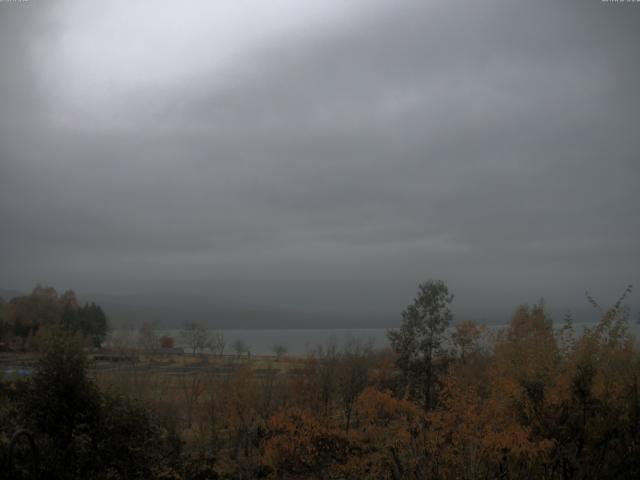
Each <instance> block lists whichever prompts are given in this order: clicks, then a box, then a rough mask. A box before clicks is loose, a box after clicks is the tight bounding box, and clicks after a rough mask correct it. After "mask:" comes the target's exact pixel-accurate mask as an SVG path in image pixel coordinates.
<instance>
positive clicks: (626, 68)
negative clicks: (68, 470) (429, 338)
mask: <svg viewBox="0 0 640 480" xmlns="http://www.w3.org/2000/svg"><path fill="white" fill-rule="evenodd" d="M64 5H67V6H68V5H69V2H66V3H65V4H64ZM71 5H73V4H71ZM165 7H166V6H165V5H164V4H161V5H160V6H159V7H158V8H165ZM357 8H358V10H357V12H356V14H353V12H352V13H351V14H350V15H349V16H348V18H346V19H343V20H340V21H338V19H337V17H336V18H333V17H330V18H333V20H327V22H326V23H323V24H322V25H315V26H313V28H309V29H308V30H305V29H298V30H296V31H295V32H293V33H291V32H289V33H287V34H282V35H281V36H279V35H272V36H270V37H269V38H268V40H267V41H265V42H262V43H254V44H252V45H251V47H250V48H246V49H244V50H241V51H239V52H240V53H236V54H234V55H233V56H231V57H230V60H228V61H227V63H225V64H224V68H221V69H220V68H218V69H216V68H211V69H207V68H203V67H202V65H198V66H197V68H196V67H195V66H193V67H191V68H192V69H193V74H192V75H183V76H181V77H179V78H177V79H174V80H166V79H165V80H163V82H158V83H157V84H156V85H154V83H153V80H154V78H155V77H154V75H158V74H157V72H159V71H162V69H161V67H162V65H159V66H158V65H155V67H154V69H152V72H154V73H153V74H149V78H147V77H144V75H142V74H141V73H140V72H136V76H135V78H136V79H137V80H136V81H139V80H140V78H143V79H144V80H145V82H143V85H144V87H135V85H136V84H133V85H134V86H133V87H131V89H129V90H126V89H124V88H125V87H127V83H126V81H125V80H126V78H127V77H126V71H124V73H123V72H122V71H120V70H119V69H121V68H125V67H119V66H118V65H111V66H109V65H108V62H109V61H110V60H109V58H106V59H105V61H104V64H103V63H100V62H98V63H97V64H98V65H100V66H101V69H102V70H101V71H106V72H109V71H110V70H109V69H112V70H113V71H117V72H118V76H117V77H114V78H116V79H117V81H115V80H114V82H115V83H114V85H115V86H113V88H112V89H111V87H109V88H107V87H105V85H108V82H107V83H105V81H104V79H96V80H95V83H92V82H91V81H90V80H87V79H91V78H92V77H91V75H90V73H91V72H90V71H85V70H87V69H89V65H85V64H84V63H82V62H80V63H79V64H78V63H77V62H76V63H73V62H71V63H70V64H72V65H73V66H74V69H75V70H72V69H69V70H68V72H67V74H68V76H70V77H71V76H73V75H75V76H74V77H73V78H68V81H69V84H72V85H79V86H80V87H81V88H78V89H77V91H76V90H74V89H71V90H69V89H67V90H65V88H67V87H65V86H64V85H62V86H61V84H60V79H62V80H65V79H66V77H65V72H66V70H64V68H65V65H67V64H66V63H64V62H63V61H62V60H60V59H61V58H62V57H61V54H60V52H61V50H60V49H61V48H62V47H60V45H63V44H62V43H60V39H61V38H64V36H65V35H71V34H72V33H73V32H69V31H66V30H65V29H64V25H65V24H64V21H63V20H64V16H62V17H60V14H59V11H58V10H56V9H55V8H53V7H50V6H49V7H46V8H45V6H44V5H42V4H40V3H39V2H29V4H0V65H2V67H3V68H2V72H3V73H2V75H0V106H1V110H0V221H1V224H2V236H1V238H0V255H1V257H2V261H1V263H2V265H3V268H2V270H1V271H0V285H4V286H6V287H7V288H23V289H26V288H28V287H29V286H30V285H31V284H33V283H35V282H38V281H42V282H49V283H54V284H56V285H60V286H73V287H76V288H77V289H79V290H81V291H97V290H99V291H134V292H135V291H138V292H140V291H149V290H154V289H157V290H163V289H170V290H175V291H183V290H184V291H186V290H198V291H201V292H207V291H216V292H217V294H219V295H220V296H223V297H224V296H229V297H232V298H241V299H245V300H248V301H255V302H257V303H270V304H273V305H279V306H292V307H295V308H302V309H304V308H307V309H309V310H314V309H315V310H319V309H321V308H331V309H335V310H342V311H345V312H357V311H364V312H368V313H371V314H377V315H382V316H384V315H391V314H393V313H395V312H397V311H398V310H399V309H400V308H402V306H403V305H404V304H406V303H407V302H408V301H409V300H410V298H411V295H412V293H413V292H414V289H415V284H416V283H417V282H418V281H420V280H423V279H426V278H430V277H440V278H444V279H445V280H446V281H448V283H449V284H450V285H451V286H452V288H453V290H454V291H456V292H457V293H458V299H459V304H460V305H461V306H462V308H463V310H464V308H465V307H466V308H467V309H471V308H472V307H474V308H475V307H478V308H480V309H485V311H486V310H487V309H488V308H494V307H498V306H504V307H505V308H507V309H509V308H511V307H512V306H513V305H515V304H517V303H519V302H522V301H535V300H536V299H537V298H539V297H540V296H545V297H547V298H549V299H550V301H551V302H552V303H553V304H555V305H557V306H562V307H572V306H575V305H576V302H580V296H581V295H582V292H583V290H584V289H585V288H590V289H592V290H593V291H594V292H600V293H601V295H602V296H603V297H604V298H605V299H606V298H610V297H611V296H612V295H615V294H616V293H618V290H620V289H621V288H622V287H623V286H624V285H626V284H627V283H634V282H635V283H638V280H639V279H640V278H639V271H638V267H639V266H640V247H639V246H638V242H637V238H638V234H639V233H640V217H639V216H638V214H637V210H638V208H637V205H639V204H640V193H639V191H640V190H639V189H638V179H639V177H640V166H639V163H638V153H639V152H640V139H639V137H638V135H637V126H638V112H639V111H640V94H639V93H638V88H637V86H638V85H639V84H640V82H639V81H638V80H640V78H639V71H640V64H639V62H638V61H637V45H638V40H639V39H640V36H639V35H638V33H637V28H636V26H637V23H638V20H639V19H640V9H639V8H636V7H635V6H634V5H615V4H611V5H609V4H602V3H600V2H596V1H594V2H587V3H585V2H562V3H561V4H560V3H558V2H542V3H541V2H527V4H526V5H525V4H517V3H514V2H507V1H490V2H476V3H473V4H467V3H455V2H454V3H452V2H441V3H430V2H388V3H382V2H380V3H376V4H375V5H373V6H371V7H369V6H367V4H366V2H364V3H362V4H360V3H359V4H357ZM159 13H162V12H159ZM291 15H293V16H295V12H292V13H291ZM61 18H62V20H61ZM90 21H92V20H91V19H90V18H88V19H87V22H90ZM206 40H207V39H206V38H205V39H202V41H200V42H198V51H194V52H193V56H194V58H197V59H199V61H200V60H201V59H202V58H207V55H206V52H207V49H208V48H211V55H212V56H213V55H214V53H215V51H214V49H213V47H209V46H208V44H207V42H206ZM131 41H132V42H134V41H143V40H142V39H136V38H132V39H131ZM101 48H102V50H100V51H101V52H102V53H104V52H105V51H107V52H108V49H107V50H105V49H104V48H105V47H101ZM114 48H115V47H114ZM117 53H118V52H116V53H114V54H113V55H112V57H113V58H118V55H117ZM81 58H84V57H81ZM159 58H162V57H161V56H160V57H159ZM169 59H170V60H172V61H174V62H175V61H176V60H175V58H173V57H171V58H169ZM57 62H62V63H57ZM185 65H188V63H186V64H185ZM56 67H60V69H62V71H61V72H57V73H56V74H52V73H51V72H53V71H55V69H56ZM173 67H175V65H173V66H172V65H167V69H170V68H173ZM83 68H84V69H85V70H83ZM128 68H135V65H133V66H131V65H129V66H128ZM175 68H177V67H175ZM185 68H186V67H185ZM183 70H184V68H183ZM181 71H182V70H181ZM186 71H187V73H188V72H189V71H190V70H189V69H187V70H186ZM221 71H222V72H223V74H221V73H220V72H221ZM78 72H79V73H78ZM143 73H144V72H143ZM72 74H73V75H72ZM132 75H133V74H132ZM141 75H142V77H141ZM132 78H133V76H132ZM123 79H125V80H123ZM96 85H97V86H96ZM123 85H124V86H123ZM123 89H124V90H123ZM96 98H98V100H96ZM105 99H106V100H105Z"/></svg>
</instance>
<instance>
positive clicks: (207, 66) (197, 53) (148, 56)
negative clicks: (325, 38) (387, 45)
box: [35, 0, 364, 120]
mask: <svg viewBox="0 0 640 480" xmlns="http://www.w3.org/2000/svg"><path fill="white" fill-rule="evenodd" d="M363 3H364V2H363V1H360V0H359V1H351V2H341V1H326V0H325V1H305V2H300V1H297V0H269V1H258V2H256V1H249V0H216V1H206V2H205V1H193V0H188V1H179V2H178V1H168V0H154V1H130V0H128V1H124V0H110V1H108V2H67V3H65V4H64V5H63V7H62V8H59V9H58V10H57V11H56V21H55V22H54V25H55V26H56V28H55V29H54V32H53V34H52V36H51V37H44V38H43V39H42V43H41V45H39V46H38V47H37V48H36V49H35V52H37V53H36V55H35V63H36V65H37V68H44V69H45V72H44V75H43V76H42V78H43V79H46V83H45V91H46V93H47V95H49V96H50V97H51V99H52V105H53V110H54V116H57V117H60V116H61V115H62V116H63V117H66V116H68V115H71V116H73V117H75V116H77V115H83V114H84V115H89V117H94V116H100V117H101V118H103V119H105V118H106V117H108V116H109V113H111V114H114V113H117V112H120V113H122V109H123V108H126V109H128V110H134V111H135V110H136V107H137V106H143V108H144V109H145V110H148V109H149V108H151V110H152V111H153V105H149V104H145V103H144V102H148V100H146V99H145V95H147V96H151V97H152V96H154V95H155V94H158V93H160V94H162V93H164V92H166V91H167V90H169V89H171V87H172V86H176V85H178V84H182V85H183V86H184V82H190V81H198V80H200V79H202V78H206V81H207V82H208V84H209V85H208V87H209V88H212V89H214V88H216V86H219V85H222V84H225V83H226V82H229V81H233V78H234V75H237V74H238V73H239V72H243V71H246V70H247V69H249V70H250V69H251V66H252V65H251V64H252V63H254V62H255V61H257V60H259V57H255V56H252V55H255V52H260V51H261V50H262V49H265V48H268V47H269V46H270V45H271V44H273V43H277V44H286V43H287V42H296V41H298V40H297V39H298V38H300V37H302V36H305V35H310V34H311V35H312V34H313V32H314V31H318V32H325V31H326V30H331V29H332V28H336V27H339V26H340V25H341V24H343V23H344V22H347V21H349V18H351V17H352V16H353V13H354V12H356V11H357V10H358V7H362V4H363ZM132 102H133V105H132ZM141 102H143V103H142V104H141ZM132 106H133V107H134V108H131V107H132ZM156 107H157V105H156ZM93 119H94V120H95V118H93ZM67 120H68V119H67Z"/></svg>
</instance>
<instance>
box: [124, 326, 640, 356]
mask: <svg viewBox="0 0 640 480" xmlns="http://www.w3.org/2000/svg"><path fill="white" fill-rule="evenodd" d="M594 325H595V324H594V323H575V324H574V329H575V332H576V334H578V335H579V334H581V333H582V331H583V330H584V328H587V327H593V326H594ZM556 326H557V327H561V326H562V324H556ZM504 327H505V325H491V326H489V330H490V331H496V330H498V329H500V328H504ZM630 330H631V331H632V333H634V334H635V335H636V338H640V326H639V325H638V324H637V323H636V322H633V323H632V324H631V325H630ZM220 331H221V332H222V334H223V335H224V338H225V341H226V345H227V347H226V350H225V353H229V354H232V353H234V352H233V347H232V346H233V343H234V342H236V341H238V340H242V341H243V342H244V343H245V344H246V345H247V346H248V347H249V348H250V351H251V353H252V354H253V355H273V347H274V346H275V345H282V346H284V347H285V348H286V349H287V352H288V353H289V354H290V355H306V354H307V353H310V352H313V351H314V350H316V349H317V347H318V346H326V345H328V344H330V343H335V344H336V345H337V346H338V347H339V348H340V347H341V346H343V345H345V344H346V343H347V342H349V341H352V340H357V341H360V342H367V343H371V345H372V346H373V347H374V348H375V349H382V348H385V347H386V346H388V344H389V342H388V340H387V329H386V328H364V329H288V330H220ZM158 335H169V336H171V337H173V338H174V340H175V346H176V347H186V345H185V343H184V341H183V340H182V336H181V333H180V330H179V329H174V330H161V331H158ZM131 338H132V340H133V339H135V332H131Z"/></svg>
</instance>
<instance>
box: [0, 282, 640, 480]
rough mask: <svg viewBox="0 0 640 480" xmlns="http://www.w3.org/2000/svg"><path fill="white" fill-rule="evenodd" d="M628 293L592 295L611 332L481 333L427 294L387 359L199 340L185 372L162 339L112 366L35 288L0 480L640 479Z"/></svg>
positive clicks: (430, 287) (7, 405) (86, 314)
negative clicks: (268, 352) (261, 353)
mask: <svg viewBox="0 0 640 480" xmlns="http://www.w3.org/2000/svg"><path fill="white" fill-rule="evenodd" d="M630 293H631V288H630V287H629V288H628V289H626V290H625V291H624V293H623V294H622V295H621V297H620V298H619V299H618V301H617V302H616V303H615V304H614V305H613V306H611V307H604V306H601V305H600V304H599V303H598V302H597V301H596V300H595V299H593V298H592V297H591V296H589V295H587V300H588V301H589V302H590V303H591V304H592V306H593V307H594V308H596V309H598V311H599V312H600V315H601V319H600V321H599V322H598V323H597V324H596V325H594V326H593V327H592V328H589V329H587V330H586V331H585V332H584V333H581V334H580V335H577V334H576V333H575V332H574V329H573V321H572V318H571V317H570V316H568V317H567V318H566V319H565V322H564V326H563V327H562V328H560V329H558V328H554V325H553V322H552V320H551V319H550V318H549V316H548V314H547V313H546V311H545V307H544V304H542V303H540V304H536V305H533V306H526V305H522V306H519V307H517V308H516V309H515V312H514V314H513V317H512V319H511V322H510V323H509V325H507V326H506V327H505V328H503V329H500V330H493V329H492V330H488V329H485V328H483V327H482V326H481V325H477V324H475V323H473V322H465V321H456V319H454V318H453V315H452V312H451V310H450V305H451V304H452V302H453V300H454V297H453V295H452V294H451V293H450V292H449V289H448V288H447V286H446V285H445V284H444V283H443V282H441V281H427V282H424V283H422V284H420V285H419V286H418V292H417V294H416V297H415V299H414V301H413V302H412V303H410V304H409V305H408V306H407V307H406V309H405V310H404V311H403V312H402V318H401V321H400V322H399V325H398V328H397V329H392V330H390V331H389V332H388V338H389V345H390V346H389V348H387V349H384V350H376V349H373V348H371V345H369V344H367V343H364V342H360V341H357V340H354V341H351V342H347V343H345V344H344V345H342V346H341V347H338V346H336V345H335V344H328V345H324V346H320V347H318V348H317V349H316V350H314V351H313V352H311V353H309V354H308V355H306V356H291V355H287V353H286V351H282V350H279V351H278V352H276V351H275V349H274V355H273V356H269V357H256V356H251V357H250V356H249V355H247V354H246V350H245V351H243V348H240V347H242V346H241V345H238V348H237V349H236V348H235V347H231V352H232V353H231V354H229V353H228V352H229V350H228V349H229V347H228V346H227V347H226V348H227V350H225V347H222V348H221V349H218V350H215V349H214V348H212V346H214V345H215V343H214V342H215V341H220V342H224V338H220V337H217V333H215V332H208V331H206V329H204V328H203V327H201V326H199V325H197V324H193V325H185V326H184V329H183V330H184V331H185V333H184V334H185V338H186V336H188V335H189V332H190V329H191V334H192V335H193V338H194V343H197V345H196V346H195V348H194V347H193V344H190V345H191V348H189V349H188V351H187V352H186V354H184V355H171V354H168V353H167V352H164V353H163V352H162V348H163V344H162V342H164V348H165V349H167V348H174V347H169V346H168V340H167V339H161V338H160V337H157V336H156V337H155V338H154V335H155V334H154V333H153V331H152V330H153V329H151V330H149V331H148V332H147V333H148V334H149V335H147V337H146V338H147V340H149V343H148V344H147V345H146V346H145V345H143V343H144V342H141V343H140V344H139V345H137V347H136V349H129V350H126V351H125V350H120V351H118V350H113V349H112V350H109V351H106V350H104V349H101V347H100V346H101V344H102V343H103V342H104V340H105V338H106V335H107V330H108V320H107V316H106V314H105V312H103V311H102V309H101V308H100V307H99V306H97V305H95V304H86V305H81V304H79V302H77V299H75V295H73V293H72V292H65V293H64V294H62V295H58V294H57V292H55V290H54V289H52V288H50V287H41V286H38V287H36V288H35V289H34V291H33V292H32V293H31V294H30V295H28V296H24V297H19V298H17V299H11V300H9V301H8V302H2V303H1V304H0V328H1V329H2V330H1V331H2V341H3V345H4V346H5V350H10V351H8V352H5V353H3V354H2V360H3V361H4V360H7V359H11V358H13V359H14V360H15V359H20V358H21V359H22V360H23V361H24V362H26V363H25V364H28V372H27V374H24V375H20V374H18V375H4V378H3V379H2V381H1V382H0V454H1V459H2V461H3V462H4V466H5V468H3V469H1V470H2V473H0V478H15V479H19V478H50V479H58V478H59V479H87V478H96V479H120V478H122V479H154V478H157V479H184V480H192V479H193V480H200V479H251V478H273V479H276V478H277V479H306V478H309V479H422V478H434V479H492V478H504V479H524V478H542V479H562V480H565V479H573V478H581V479H591V478H593V479H596V478H622V479H626V478H629V479H631V478H638V477H639V476H640V382H639V377H640V354H639V350H638V343H637V341H636V339H635V338H634V337H633V335H632V334H631V333H630V329H629V327H630V323H631V311H630V309H629V307H627V306H626V305H625V300H626V298H627V296H628V295H629V294H630ZM142 328H145V327H144V325H143V327H142ZM143 333H144V332H143ZM196 337H197V338H198V340H197V342H196V340H195V338H196ZM141 338H145V335H144V334H142V335H141ZM151 340H153V342H152V341H151ZM205 344H206V347H207V348H208V350H207V351H208V352H209V353H208V354H202V351H203V350H204V348H205ZM245 346H246V345H245ZM225 351H227V353H225ZM109 355H111V356H112V357H111V358H109ZM118 356H119V357H118ZM116 357H117V358H116ZM7 361H8V360H7ZM16 432H22V433H19V434H18V435H17V436H16ZM30 442H32V443H30Z"/></svg>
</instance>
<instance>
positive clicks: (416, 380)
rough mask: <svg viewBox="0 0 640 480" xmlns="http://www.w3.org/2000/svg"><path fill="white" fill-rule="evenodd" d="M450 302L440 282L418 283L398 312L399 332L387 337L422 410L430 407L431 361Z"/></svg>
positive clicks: (447, 318) (448, 319) (448, 317)
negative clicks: (419, 400)
mask: <svg viewBox="0 0 640 480" xmlns="http://www.w3.org/2000/svg"><path fill="white" fill-rule="evenodd" d="M452 301H453V295H452V294H450V293H449V289H448V288H447V286H446V285H445V284H444V282H443V281H441V280H429V281H427V282H424V283H421V284H420V285H418V295H417V296H416V298H415V299H414V300H413V303H411V304H410V305H409V306H407V308H406V309H405V310H404V311H403V312H402V325H401V326H400V329H399V330H390V331H389V332H388V333H387V336H388V338H389V341H390V343H391V347H392V348H393V350H394V351H395V353H396V354H397V355H398V360H397V362H398V367H399V368H400V369H401V370H402V372H403V374H404V377H405V382H406V386H407V387H408V388H409V391H410V393H411V394H412V396H414V397H417V398H420V399H421V401H422V405H423V407H424V409H425V410H429V409H430V408H431V407H432V406H433V403H434V393H435V392H434V387H435V380H436V372H435V368H436V365H435V360H436V356H437V355H438V354H439V353H440V352H441V347H442V342H443V340H444V333H445V330H446V329H447V327H448V326H449V323H450V322H451V320H452V318H453V315H452V313H451V310H450V309H449V304H450V303H451V302H452Z"/></svg>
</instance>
